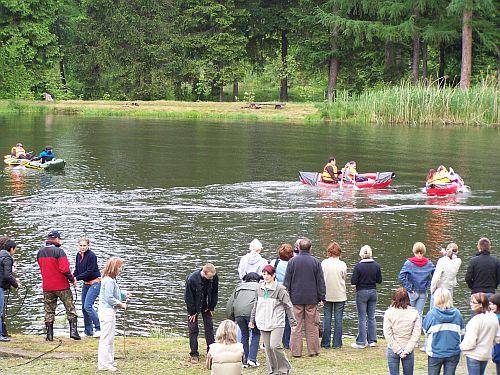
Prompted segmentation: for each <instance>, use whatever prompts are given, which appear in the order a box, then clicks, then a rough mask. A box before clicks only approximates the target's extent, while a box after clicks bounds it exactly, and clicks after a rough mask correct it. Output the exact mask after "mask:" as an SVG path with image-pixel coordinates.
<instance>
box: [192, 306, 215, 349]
mask: <svg viewBox="0 0 500 375" xmlns="http://www.w3.org/2000/svg"><path fill="white" fill-rule="evenodd" d="M201 316H202V318H203V327H204V329H205V341H206V342H207V352H208V347H209V345H210V344H213V343H214V342H215V337H214V320H213V318H212V314H210V311H205V312H203V313H201ZM198 317H199V315H196V319H195V320H194V322H190V321H189V320H188V328H189V347H190V348H191V352H190V353H189V355H190V356H191V357H198V356H199V355H200V353H199V352H198V333H200V329H199V328H198Z"/></svg>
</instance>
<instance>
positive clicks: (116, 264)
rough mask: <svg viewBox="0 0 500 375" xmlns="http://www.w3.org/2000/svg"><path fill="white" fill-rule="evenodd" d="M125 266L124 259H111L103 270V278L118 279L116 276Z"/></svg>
mask: <svg viewBox="0 0 500 375" xmlns="http://www.w3.org/2000/svg"><path fill="white" fill-rule="evenodd" d="M121 266H123V259H122V258H118V257H111V258H109V259H108V261H107V262H106V265H105V266H104V269H103V270H102V277H105V276H109V277H111V278H113V279H116V276H118V274H119V273H120V267H121Z"/></svg>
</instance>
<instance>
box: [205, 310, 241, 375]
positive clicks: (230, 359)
mask: <svg viewBox="0 0 500 375" xmlns="http://www.w3.org/2000/svg"><path fill="white" fill-rule="evenodd" d="M243 355H244V352H243V344H241V343H239V342H237V341H236V323H234V322H233V321H231V320H229V319H226V320H224V321H222V322H221V324H220V325H219V328H217V332H216V333H215V342H214V343H213V344H210V349H209V350H208V354H207V363H206V366H207V368H208V369H209V370H212V372H211V374H212V375H240V374H241V368H242V363H243Z"/></svg>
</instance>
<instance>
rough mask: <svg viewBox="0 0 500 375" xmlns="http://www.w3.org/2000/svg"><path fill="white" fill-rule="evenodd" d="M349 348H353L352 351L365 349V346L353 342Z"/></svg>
mask: <svg viewBox="0 0 500 375" xmlns="http://www.w3.org/2000/svg"><path fill="white" fill-rule="evenodd" d="M351 348H354V349H364V348H366V345H358V344H357V343H355V342H353V343H352V344H351Z"/></svg>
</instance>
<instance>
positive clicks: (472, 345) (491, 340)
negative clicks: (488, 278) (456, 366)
mask: <svg viewBox="0 0 500 375" xmlns="http://www.w3.org/2000/svg"><path fill="white" fill-rule="evenodd" d="M470 307H471V310H472V311H473V312H474V313H475V314H476V315H474V316H473V317H472V318H471V320H469V323H467V325H466V326H465V337H464V339H463V341H462V343H461V344H460V349H461V350H462V352H463V354H465V358H466V360H467V371H468V372H469V375H483V374H484V372H485V371H486V365H487V364H488V361H489V360H490V359H491V349H492V348H493V345H494V344H495V343H496V341H497V340H498V339H500V335H499V331H498V318H497V316H496V314H494V313H492V312H490V311H489V310H488V307H489V301H488V297H487V296H486V294H485V293H475V294H473V295H471V296H470Z"/></svg>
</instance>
